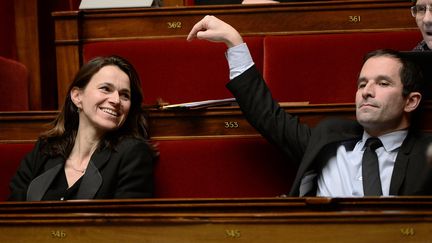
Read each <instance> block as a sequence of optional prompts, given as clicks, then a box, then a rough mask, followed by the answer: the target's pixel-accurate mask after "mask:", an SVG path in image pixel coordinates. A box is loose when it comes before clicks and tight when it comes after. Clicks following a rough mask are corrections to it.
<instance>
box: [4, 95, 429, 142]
mask: <svg viewBox="0 0 432 243" xmlns="http://www.w3.org/2000/svg"><path fill="white" fill-rule="evenodd" d="M284 108H285V110H286V111H288V112H290V113H291V114H292V115H295V116H298V117H299V119H300V121H301V122H305V123H306V124H308V125H310V126H315V125H316V124H317V123H318V122H320V121H322V120H323V119H326V118H343V119H355V107H354V104H329V105H324V104H323V105H300V106H284ZM148 113H149V117H150V120H149V121H150V122H149V125H150V135H151V137H152V138H153V139H159V140H160V139H176V138H178V139H187V138H193V137H203V138H205V137H214V136H218V137H227V136H239V137H245V136H258V133H257V131H256V130H255V129H254V128H253V127H252V126H251V125H250V124H249V123H248V122H247V121H246V119H245V118H244V116H243V114H242V112H241V110H240V109H239V107H237V106H234V107H213V108H208V109H202V110H183V111H182V110H179V111H162V110H157V109H151V110H149V112H148ZM56 115H57V111H40V112H38V111H31V112H0V142H3V143H5V142H14V141H15V142H17V141H34V140H36V139H37V137H38V136H39V134H40V133H41V132H43V131H45V130H46V129H47V128H48V127H49V126H48V125H49V123H50V122H51V121H53V120H54V118H55V116H56ZM423 115H424V117H423V119H422V122H421V128H422V130H424V131H427V132H432V124H431V123H430V122H428V121H430V120H432V104H431V103H427V104H426V107H425V112H423Z"/></svg>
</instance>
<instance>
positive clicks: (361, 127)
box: [188, 16, 432, 197]
mask: <svg viewBox="0 0 432 243" xmlns="http://www.w3.org/2000/svg"><path fill="white" fill-rule="evenodd" d="M193 38H198V39H205V40H209V41H215V42H224V43H225V44H226V45H227V46H228V48H229V49H228V51H227V58H228V63H229V67H230V79H231V81H230V82H229V83H228V84H227V87H228V89H229V90H230V91H231V92H232V93H233V94H234V96H235V97H236V99H237V102H238V103H239V105H240V107H241V109H242V111H243V113H244V114H245V116H246V118H247V119H248V121H249V122H250V123H251V124H252V125H253V126H254V127H255V128H256V129H257V130H258V131H259V132H260V133H261V134H262V135H263V136H264V137H266V138H267V139H268V140H269V141H270V142H272V143H274V144H276V145H277V146H278V147H280V148H281V149H282V150H283V151H284V153H285V154H286V155H287V157H288V159H289V160H290V161H292V162H297V163H299V169H298V171H297V176H296V178H295V180H294V183H293V187H292V189H291V192H290V194H289V195H290V196H328V197H356V196H364V195H366V196H380V195H384V196H388V195H432V170H431V166H429V164H428V163H427V161H426V156H425V151H426V147H427V146H428V145H429V143H430V138H429V137H428V136H426V135H423V134H421V133H419V132H416V131H415V130H414V129H411V126H410V125H411V124H412V121H411V120H412V116H413V115H414V111H416V110H417V109H418V107H419V104H420V101H421V98H422V95H421V93H420V92H419V91H420V82H419V81H421V79H422V78H421V72H420V71H419V70H418V69H416V66H414V65H413V64H412V63H410V62H407V61H406V60H405V59H403V58H401V57H400V56H399V53H398V52H394V51H383V50H381V51H377V52H374V53H371V54H370V55H369V56H367V57H366V61H365V62H364V65H363V68H362V69H361V72H360V75H359V79H358V90H357V93H356V116H357V121H344V120H326V121H323V122H321V123H320V124H318V125H317V126H316V127H315V128H313V129H312V128H310V127H308V126H307V125H305V124H302V123H300V122H299V121H298V119H297V118H296V117H294V116H292V115H290V114H288V113H286V112H285V111H284V110H283V109H282V108H281V107H279V105H278V103H277V102H276V101H274V100H273V98H272V96H271V93H270V91H269V89H268V87H267V86H266V84H265V82H264V80H263V78H262V76H261V74H259V72H258V71H257V69H256V67H255V65H254V63H253V61H252V58H251V56H250V53H249V51H248V49H247V46H246V44H245V43H244V42H243V39H242V37H241V36H240V34H239V33H238V32H237V31H236V30H235V29H234V28H233V27H232V26H230V25H229V24H227V23H225V22H223V21H221V20H219V19H218V18H216V17H214V16H206V17H205V18H203V19H202V20H201V21H199V22H198V23H197V24H196V25H195V26H194V27H193V28H192V30H191V32H190V33H189V36H188V40H192V39H193ZM288 58H289V57H288ZM287 76H289V74H288V75H287ZM372 137H373V138H372ZM368 138H372V139H368ZM376 138H378V139H379V140H377V139H376ZM367 141H374V142H376V143H375V144H381V145H382V146H379V145H378V146H377V147H372V146H371V147H369V142H368V147H367V148H365V144H366V143H367ZM365 151H367V152H365ZM374 152H376V153H377V155H376V154H375V153H374ZM373 154H375V155H373ZM363 156H364V157H365V158H363ZM371 157H374V158H375V159H372V160H371V159H368V158H371ZM376 158H378V161H379V162H378V161H376V160H377V159H376ZM373 160H375V161H376V162H375V165H374V166H375V167H372V168H375V169H370V167H369V162H368V161H373ZM363 161H364V162H363ZM363 163H365V164H363ZM378 163H379V164H378ZM372 164H373V163H372ZM363 169H364V170H365V171H363ZM367 170H369V171H367ZM374 176H375V177H374ZM371 177H374V178H372V179H371ZM365 178H367V179H365ZM363 183H364V184H363ZM371 185H372V188H373V190H372V192H371V190H370V188H371Z"/></svg>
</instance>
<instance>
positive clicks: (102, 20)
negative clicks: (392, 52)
mask: <svg viewBox="0 0 432 243" xmlns="http://www.w3.org/2000/svg"><path fill="white" fill-rule="evenodd" d="M410 6H411V4H410V3H409V2H407V1H402V0H395V1H374V2H371V1H328V2H327V1H319V2H295V3H280V4H258V5H212V6H189V7H175V8H169V7H166V8H135V9H111V10H85V11H78V12H77V11H72V12H55V13H53V16H54V18H55V22H56V26H60V24H58V23H59V22H61V28H60V27H56V46H57V47H62V46H64V45H71V46H74V47H76V49H73V51H78V52H80V50H81V45H82V44H83V43H87V42H95V41H112V40H131V39H149V38H173V37H183V38H185V37H186V35H187V34H188V32H189V31H190V30H191V28H192V26H193V25H194V24H195V23H196V22H197V21H198V20H200V19H201V18H202V17H203V16H205V15H207V14H212V15H216V16H218V17H220V18H222V19H223V20H225V21H227V22H229V23H230V24H232V25H233V26H234V27H236V28H237V29H238V30H239V31H240V33H241V34H242V35H275V34H276V35H286V34H314V33H336V32H339V33H340V32H359V31H396V30H416V29H417V28H416V24H415V21H414V19H413V18H412V17H411V15H410V11H409V7H410ZM77 26H78V27H77ZM73 29H76V30H75V32H73V33H74V34H68V33H69V31H70V30H73ZM78 30H79V31H80V32H79V33H78ZM71 53H72V49H71V52H64V51H58V53H57V58H58V59H57V67H58V70H57V73H58V78H57V82H58V87H59V88H58V89H59V90H58V93H59V95H58V103H59V107H60V106H61V103H62V102H63V99H64V94H65V92H66V91H65V90H64V89H65V87H67V85H66V84H68V83H69V82H70V81H71V78H70V77H73V75H74V74H75V72H76V70H75V68H69V69H68V68H67V67H68V65H72V66H73V67H79V64H80V62H79V61H77V60H75V59H74V58H75V57H77V56H78V57H79V56H80V53H75V54H73V55H72V60H71V58H70V57H69V55H71ZM80 61H82V60H81V59H80ZM68 77H69V78H68Z"/></svg>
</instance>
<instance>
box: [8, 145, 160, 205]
mask: <svg viewBox="0 0 432 243" xmlns="http://www.w3.org/2000/svg"><path fill="white" fill-rule="evenodd" d="M42 148H43V142H41V141H38V142H37V143H36V145H35V148H34V149H33V150H32V151H31V152H30V153H29V154H28V155H26V157H25V158H24V159H23V160H22V162H21V165H20V167H19V168H18V171H17V173H16V175H15V176H14V177H13V178H12V180H11V183H10V189H11V195H10V197H9V200H10V201H26V200H27V201H39V200H41V199H42V198H43V196H44V194H45V192H46V191H47V190H48V188H49V187H50V185H51V183H52V181H53V180H54V179H55V177H56V176H57V174H58V173H59V172H61V170H63V169H64V163H65V159H64V158H61V157H55V158H49V157H47V156H46V155H44V154H43V153H42V151H41V149H42ZM153 167H154V163H153V156H152V152H151V151H150V147H149V145H148V144H146V143H145V142H144V141H141V140H138V139H132V138H127V139H124V140H122V141H121V142H119V144H117V146H116V147H115V149H114V150H111V149H109V148H108V147H107V148H104V149H102V150H97V151H96V152H95V153H94V154H93V155H92V157H91V159H90V162H89V165H88V167H87V170H86V172H85V174H84V175H83V177H82V178H81V179H82V181H81V184H80V187H79V190H78V193H77V195H76V198H77V199H112V198H144V197H151V196H153Z"/></svg>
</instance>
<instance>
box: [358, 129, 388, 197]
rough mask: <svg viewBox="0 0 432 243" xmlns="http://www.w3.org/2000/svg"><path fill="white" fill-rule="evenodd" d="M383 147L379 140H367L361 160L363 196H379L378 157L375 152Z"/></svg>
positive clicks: (373, 138) (380, 193)
mask: <svg viewBox="0 0 432 243" xmlns="http://www.w3.org/2000/svg"><path fill="white" fill-rule="evenodd" d="M381 146H383V144H382V143H381V140H379V139H378V138H375V137H371V138H368V140H366V144H365V148H366V149H365V151H364V154H363V159H362V177H363V192H364V195H365V196H381V195H382V189H381V179H380V173H379V166H378V156H377V154H376V153H375V150H376V149H377V148H379V147H381Z"/></svg>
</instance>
